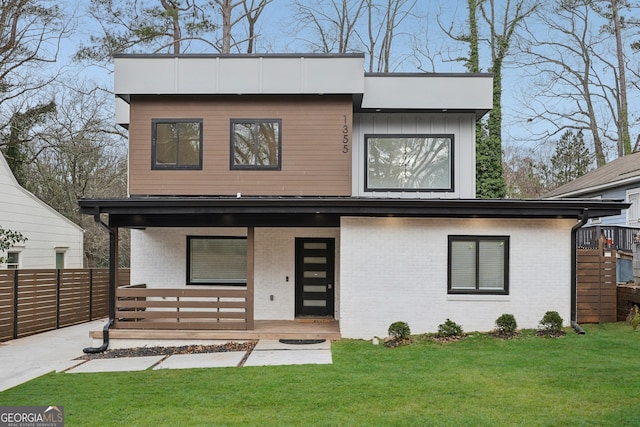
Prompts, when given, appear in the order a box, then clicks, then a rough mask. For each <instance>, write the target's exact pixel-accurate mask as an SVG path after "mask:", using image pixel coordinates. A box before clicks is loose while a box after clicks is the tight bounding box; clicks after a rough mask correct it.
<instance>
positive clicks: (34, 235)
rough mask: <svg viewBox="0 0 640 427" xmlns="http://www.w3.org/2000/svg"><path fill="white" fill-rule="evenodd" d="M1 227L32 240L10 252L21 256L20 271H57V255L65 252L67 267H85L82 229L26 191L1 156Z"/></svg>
mask: <svg viewBox="0 0 640 427" xmlns="http://www.w3.org/2000/svg"><path fill="white" fill-rule="evenodd" d="M0 227H2V228H4V229H8V230H12V231H17V232H20V233H22V235H24V236H25V237H26V238H27V239H28V240H27V241H26V242H24V243H19V244H18V245H16V246H15V247H14V248H12V249H10V250H9V251H10V252H18V253H19V265H18V267H19V268H56V253H64V267H65V268H82V267H83V250H84V248H83V245H84V231H83V230H82V228H80V227H79V226H77V225H76V224H74V223H73V222H72V221H70V220H68V219H67V218H65V217H64V216H63V215H61V214H60V213H58V212H56V211H55V210H54V209H53V208H51V207H50V206H49V205H47V204H46V203H44V202H43V201H42V200H40V199H38V198H37V197H36V196H34V195H33V194H32V193H30V192H29V191H27V190H25V189H24V188H22V187H21V186H20V184H18V182H17V181H16V179H15V177H14V176H13V174H12V172H11V169H10V168H9V165H8V164H7V161H6V160H5V158H4V157H3V156H2V155H1V154H0ZM1 255H2V256H5V257H6V255H7V251H5V252H3V253H2V254H1ZM5 268H7V265H6V264H0V269H5Z"/></svg>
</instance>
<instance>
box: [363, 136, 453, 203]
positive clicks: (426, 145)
mask: <svg viewBox="0 0 640 427" xmlns="http://www.w3.org/2000/svg"><path fill="white" fill-rule="evenodd" d="M365 145H366V156H367V158H366V175H365V190H367V191H406V190H415V191H453V145H454V144H453V135H449V134H447V135H365Z"/></svg>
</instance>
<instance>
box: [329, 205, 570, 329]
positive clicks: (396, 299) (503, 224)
mask: <svg viewBox="0 0 640 427" xmlns="http://www.w3.org/2000/svg"><path fill="white" fill-rule="evenodd" d="M574 223H575V221H573V220H571V219H568V220H558V219H546V220H525V219H505V218H502V219H455V218H441V219H439V218H404V219H403V218H354V217H349V218H342V221H341V227H340V245H341V248H340V249H341V254H342V258H341V260H340V272H341V284H340V313H341V314H340V330H341V333H342V336H343V337H344V338H362V339H371V338H372V337H374V336H379V337H384V336H386V335H387V328H388V327H389V325H390V324H391V323H393V322H396V321H404V322H407V323H408V324H409V326H410V328H411V331H412V333H427V332H437V330H438V325H440V324H442V323H444V322H445V321H446V319H451V320H453V321H454V322H456V323H458V324H459V325H461V326H462V328H463V329H464V331H466V332H471V331H490V330H492V329H494V328H495V320H496V319H497V318H498V317H499V316H500V315H502V314H504V313H511V314H513V315H514V316H515V318H516V321H517V322H518V326H519V327H520V328H536V327H537V325H538V322H539V321H540V319H541V318H542V316H543V315H544V314H545V312H547V311H549V310H555V311H557V312H558V313H559V314H560V315H561V316H562V318H563V319H564V320H565V323H567V324H568V322H569V319H570V301H571V296H570V290H571V271H570V270H571V269H570V268H568V266H569V264H570V260H571V231H570V230H571V226H572V225H573V224H574ZM449 235H476V236H477V235H487V236H492V235H494V236H509V238H510V242H509V245H510V248H509V249H510V259H509V294H508V295H449V294H448V293H447V264H448V259H447V258H448V255H447V247H448V236H449ZM532 236H535V238H532ZM354 254H358V255H357V256H354Z"/></svg>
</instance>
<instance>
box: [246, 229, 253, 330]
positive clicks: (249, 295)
mask: <svg viewBox="0 0 640 427" xmlns="http://www.w3.org/2000/svg"><path fill="white" fill-rule="evenodd" d="M254 242H255V239H254V227H247V309H246V310H247V311H246V316H247V329H248V330H252V329H253V328H254V326H253V300H254V298H253V293H254V290H253V277H254V262H253V259H254V252H255V248H254Z"/></svg>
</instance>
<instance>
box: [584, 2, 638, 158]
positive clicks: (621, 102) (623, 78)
mask: <svg viewBox="0 0 640 427" xmlns="http://www.w3.org/2000/svg"><path fill="white" fill-rule="evenodd" d="M599 3H600V2H597V1H596V2H594V4H593V6H594V8H595V9H596V10H597V11H598V12H599V13H600V15H601V16H603V17H604V18H605V19H606V20H607V21H608V22H607V24H605V25H604V31H608V32H609V33H611V34H613V36H614V37H615V41H616V55H615V56H616V60H617V61H616V62H617V64H615V65H617V70H616V71H617V79H616V87H615V91H614V93H613V96H615V97H616V98H617V102H616V110H617V111H616V113H617V120H616V127H617V131H618V144H617V145H618V157H621V156H624V155H625V154H630V153H631V152H632V150H631V135H630V133H629V104H628V101H627V73H626V68H627V64H626V60H627V56H628V55H627V52H626V49H625V46H624V42H623V36H624V35H623V30H624V27H625V26H626V25H625V20H624V18H623V17H622V16H621V15H620V13H621V11H622V9H629V8H630V4H629V2H628V1H626V0H604V2H603V3H604V5H603V6H601V5H600V4H599Z"/></svg>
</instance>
